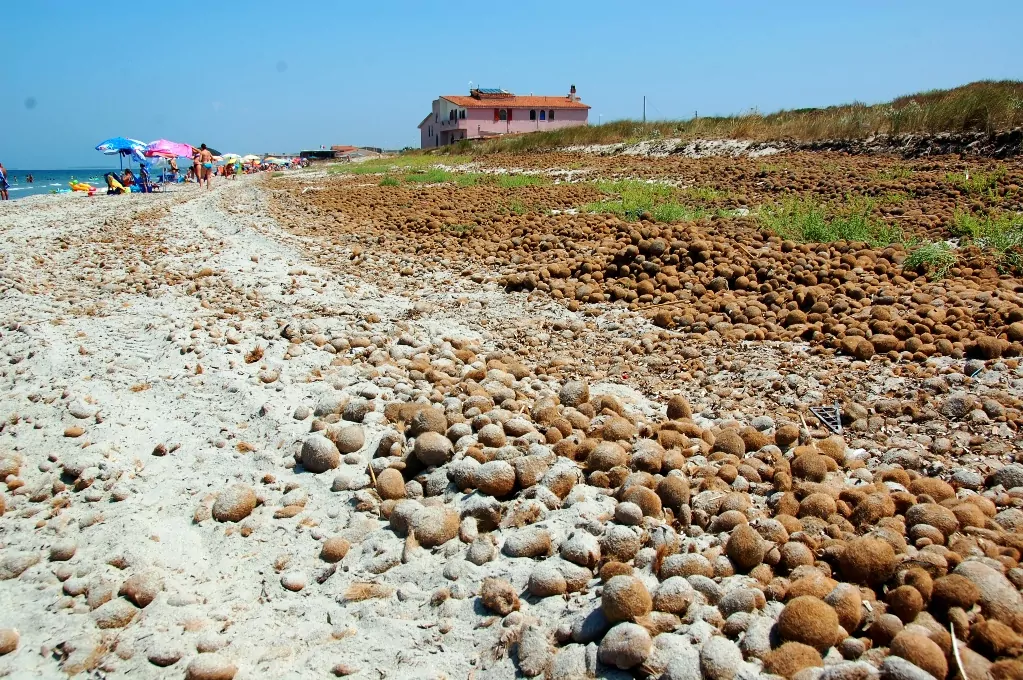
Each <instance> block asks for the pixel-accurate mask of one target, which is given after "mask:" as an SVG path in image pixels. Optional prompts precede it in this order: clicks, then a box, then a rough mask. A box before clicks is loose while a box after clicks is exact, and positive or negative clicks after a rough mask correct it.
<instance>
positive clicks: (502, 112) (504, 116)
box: [497, 109, 508, 120]
mask: <svg viewBox="0 0 1023 680" xmlns="http://www.w3.org/2000/svg"><path fill="white" fill-rule="evenodd" d="M497 118H498V120H508V109H501V110H500V111H498V112H497Z"/></svg>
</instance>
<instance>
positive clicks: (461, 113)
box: [458, 109, 465, 119]
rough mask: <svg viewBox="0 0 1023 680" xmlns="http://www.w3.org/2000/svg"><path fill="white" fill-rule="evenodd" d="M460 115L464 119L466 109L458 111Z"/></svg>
mask: <svg viewBox="0 0 1023 680" xmlns="http://www.w3.org/2000/svg"><path fill="white" fill-rule="evenodd" d="M458 117H459V118H463V119H464V118H465V109H462V110H461V111H459V112H458Z"/></svg>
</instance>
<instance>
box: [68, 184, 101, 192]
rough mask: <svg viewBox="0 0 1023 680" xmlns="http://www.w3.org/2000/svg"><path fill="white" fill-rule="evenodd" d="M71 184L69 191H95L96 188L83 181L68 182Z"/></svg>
mask: <svg viewBox="0 0 1023 680" xmlns="http://www.w3.org/2000/svg"><path fill="white" fill-rule="evenodd" d="M68 184H69V185H70V186H71V191H95V190H96V188H95V187H94V186H92V185H91V184H86V183H85V182H68Z"/></svg>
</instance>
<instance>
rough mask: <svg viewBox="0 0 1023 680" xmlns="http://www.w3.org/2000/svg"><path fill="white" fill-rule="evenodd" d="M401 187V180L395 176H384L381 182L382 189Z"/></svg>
mask: <svg viewBox="0 0 1023 680" xmlns="http://www.w3.org/2000/svg"><path fill="white" fill-rule="evenodd" d="M400 185H401V180H400V179H398V178H397V177H394V176H393V175H384V177H383V179H381V180H380V186H382V187H396V186H400Z"/></svg>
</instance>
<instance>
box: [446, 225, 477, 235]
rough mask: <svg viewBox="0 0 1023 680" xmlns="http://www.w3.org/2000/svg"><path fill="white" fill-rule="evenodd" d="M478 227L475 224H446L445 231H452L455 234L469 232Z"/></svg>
mask: <svg viewBox="0 0 1023 680" xmlns="http://www.w3.org/2000/svg"><path fill="white" fill-rule="evenodd" d="M475 229H476V225H475V224H447V225H444V231H450V232H451V233H453V234H467V233H469V232H471V231H473V230H475Z"/></svg>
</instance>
